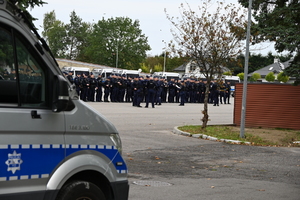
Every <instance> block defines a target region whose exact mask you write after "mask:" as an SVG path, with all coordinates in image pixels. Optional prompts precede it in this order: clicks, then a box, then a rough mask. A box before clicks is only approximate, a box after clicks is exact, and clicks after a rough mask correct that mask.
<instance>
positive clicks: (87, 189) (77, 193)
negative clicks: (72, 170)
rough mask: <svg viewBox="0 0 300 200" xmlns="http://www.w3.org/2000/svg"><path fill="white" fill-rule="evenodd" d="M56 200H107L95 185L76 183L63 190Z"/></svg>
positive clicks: (84, 182) (66, 186)
mask: <svg viewBox="0 0 300 200" xmlns="http://www.w3.org/2000/svg"><path fill="white" fill-rule="evenodd" d="M56 200H105V196H104V194H103V192H102V191H101V189H100V188H99V187H97V186H96V185H95V184H93V183H90V182H86V181H74V182H71V183H69V184H67V185H65V186H64V187H63V188H62V189H61V191H60V192H59V193H58V195H57V198H56Z"/></svg>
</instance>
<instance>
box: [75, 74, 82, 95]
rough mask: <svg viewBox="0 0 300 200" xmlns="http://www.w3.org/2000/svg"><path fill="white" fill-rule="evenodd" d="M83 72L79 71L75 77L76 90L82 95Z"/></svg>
mask: <svg viewBox="0 0 300 200" xmlns="http://www.w3.org/2000/svg"><path fill="white" fill-rule="evenodd" d="M80 79H81V74H80V73H78V74H77V76H76V77H75V78H74V83H75V87H76V92H77V94H78V95H80V88H81V87H82V86H81V80H80Z"/></svg>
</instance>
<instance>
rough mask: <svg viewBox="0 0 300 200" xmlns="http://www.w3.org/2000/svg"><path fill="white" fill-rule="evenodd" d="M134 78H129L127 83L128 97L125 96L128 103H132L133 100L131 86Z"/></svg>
mask: <svg viewBox="0 0 300 200" xmlns="http://www.w3.org/2000/svg"><path fill="white" fill-rule="evenodd" d="M132 81H133V79H132V77H128V78H127V81H126V95H125V101H126V102H131V101H132V99H133V91H132V88H131V84H132Z"/></svg>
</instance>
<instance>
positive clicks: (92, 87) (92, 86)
mask: <svg viewBox="0 0 300 200" xmlns="http://www.w3.org/2000/svg"><path fill="white" fill-rule="evenodd" d="M96 87H97V80H96V78H95V75H94V74H92V75H91V76H90V78H89V89H88V100H89V101H91V102H94V101H95V92H96Z"/></svg>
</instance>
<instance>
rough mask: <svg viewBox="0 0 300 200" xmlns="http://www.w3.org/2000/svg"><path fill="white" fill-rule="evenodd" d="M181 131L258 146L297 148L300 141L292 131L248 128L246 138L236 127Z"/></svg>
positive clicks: (190, 126)
mask: <svg viewBox="0 0 300 200" xmlns="http://www.w3.org/2000/svg"><path fill="white" fill-rule="evenodd" d="M178 129H179V130H181V131H184V132H188V133H191V134H205V135H209V136H212V137H216V138H218V139H230V140H239V141H242V142H251V144H253V145H258V146H286V147H288V146H295V147H300V145H299V144H294V143H293V142H295V141H300V132H299V131H297V130H290V129H278V128H276V129H265V128H262V127H259V128H246V129H245V138H240V128H239V127H235V126H207V128H206V130H202V129H201V126H192V125H189V126H181V127H178Z"/></svg>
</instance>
